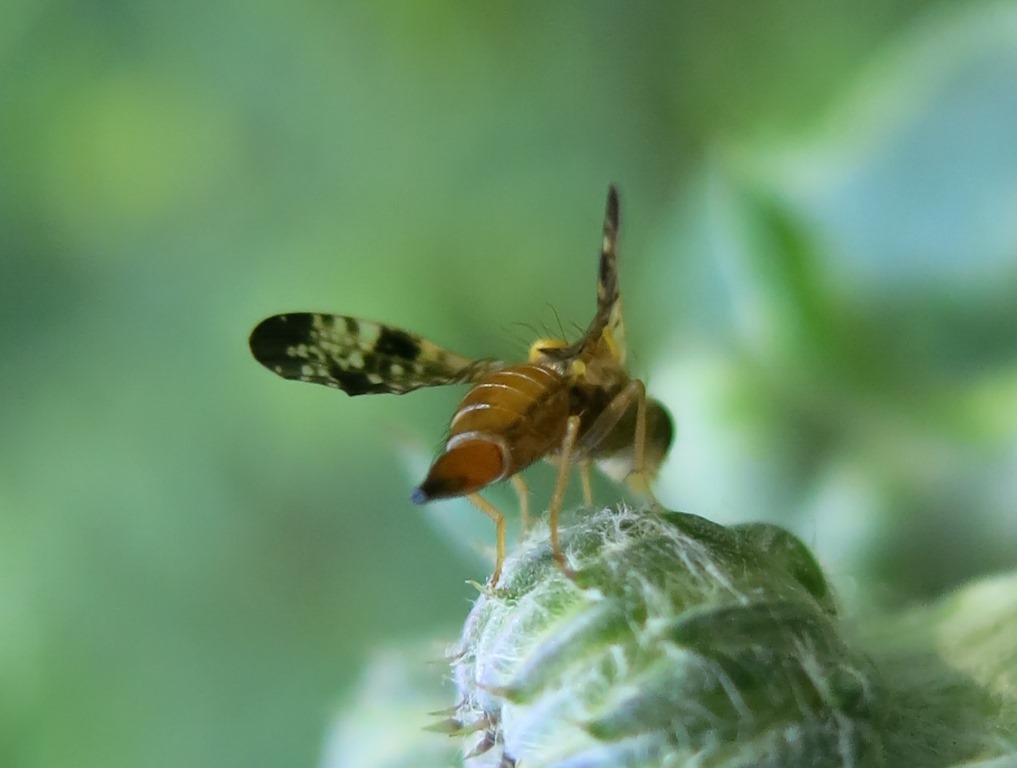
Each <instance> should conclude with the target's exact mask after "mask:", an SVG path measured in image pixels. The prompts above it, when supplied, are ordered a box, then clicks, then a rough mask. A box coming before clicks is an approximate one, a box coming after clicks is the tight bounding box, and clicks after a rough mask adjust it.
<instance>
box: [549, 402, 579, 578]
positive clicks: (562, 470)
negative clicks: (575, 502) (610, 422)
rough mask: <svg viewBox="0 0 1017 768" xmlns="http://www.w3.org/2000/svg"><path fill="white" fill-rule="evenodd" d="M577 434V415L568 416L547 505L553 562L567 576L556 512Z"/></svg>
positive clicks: (566, 483)
mask: <svg viewBox="0 0 1017 768" xmlns="http://www.w3.org/2000/svg"><path fill="white" fill-rule="evenodd" d="M578 435H579V417H578V416H569V418H568V421H567V422H566V424H565V437H564V438H562V441H561V453H560V455H559V459H558V477H557V479H556V480H555V483H554V493H553V494H551V503H550V504H549V505H548V515H547V517H548V526H549V527H550V529H551V554H552V555H553V556H554V559H555V562H557V563H558V567H559V568H561V570H562V573H564V574H565V575H566V576H568V577H569V578H572V577H573V576H574V575H575V574H573V573H572V571H571V570H569V568H568V565H566V563H565V554H564V553H563V552H562V551H561V544H560V543H559V541H558V513H559V512H561V506H562V503H563V502H564V500H565V489H566V488H567V487H568V484H569V470H570V469H571V468H572V451H573V449H574V448H575V446H576V437H577V436H578Z"/></svg>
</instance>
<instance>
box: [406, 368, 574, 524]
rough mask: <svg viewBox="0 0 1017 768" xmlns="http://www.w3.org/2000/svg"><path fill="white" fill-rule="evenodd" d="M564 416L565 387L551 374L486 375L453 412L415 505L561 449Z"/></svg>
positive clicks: (466, 489)
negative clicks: (443, 450)
mask: <svg viewBox="0 0 1017 768" xmlns="http://www.w3.org/2000/svg"><path fill="white" fill-rule="evenodd" d="M568 416H569V396H568V388H567V385H566V382H565V380H564V379H563V378H562V376H561V375H560V374H559V373H558V372H557V371H555V370H554V369H552V368H548V367H545V366H541V365H532V364H523V365H514V366H511V367H509V368H503V369H502V370H500V371H495V372H493V373H489V374H487V375H486V376H484V377H483V378H482V379H480V381H478V382H477V383H476V384H475V385H474V386H473V388H472V389H470V391H469V392H467V393H466V397H464V398H463V400H462V402H461V403H460V404H459V407H458V408H457V409H456V412H455V415H454V416H453V417H452V423H451V424H450V425H449V436H448V441H447V442H446V443H445V452H444V453H442V455H441V456H439V457H438V459H437V460H436V461H435V462H434V464H433V465H432V466H431V469H430V471H429V472H428V473H427V477H426V478H425V479H424V482H423V483H421V484H420V487H419V488H417V489H416V490H415V491H414V492H413V500H414V501H415V502H417V503H418V504H421V503H423V502H425V501H429V500H430V499H436V498H447V497H450V496H463V495H466V494H469V493H474V492H476V491H479V490H480V489H481V488H483V487H485V486H487V485H490V484H491V483H494V482H497V481H499V480H505V479H507V478H509V477H511V476H512V475H514V474H515V473H516V472H519V471H521V470H523V469H525V468H526V467H528V466H530V464H533V463H534V462H535V461H537V460H539V459H541V458H543V457H544V456H546V455H547V454H548V453H550V452H552V451H553V450H554V449H555V448H557V447H558V446H559V445H560V444H561V441H562V439H563V437H564V435H565V424H566V422H567V420H568Z"/></svg>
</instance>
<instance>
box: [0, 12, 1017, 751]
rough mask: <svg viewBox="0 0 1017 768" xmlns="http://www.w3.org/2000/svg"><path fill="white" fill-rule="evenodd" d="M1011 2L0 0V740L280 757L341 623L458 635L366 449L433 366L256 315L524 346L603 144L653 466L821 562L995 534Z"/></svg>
mask: <svg viewBox="0 0 1017 768" xmlns="http://www.w3.org/2000/svg"><path fill="white" fill-rule="evenodd" d="M938 5H942V6H943V10H942V11H939V10H938V9H937V8H935V7H934V6H938ZM1010 8H1011V6H1010V4H998V3H990V4H985V3H965V4H963V5H962V6H961V5H960V4H944V3H933V2H927V1H925V0H895V1H894V2H886V0H860V1H859V2H854V3H843V4H839V6H838V7H833V6H832V5H831V4H825V3H824V4H816V3H810V2H807V0H782V2H773V3H759V4H747V3H740V2H735V1H734V0H730V1H728V0H722V1H721V2H713V3H693V2H679V3H664V2H647V3H638V4H621V3H618V4H608V3H596V4H593V3H579V2H566V3H555V4H533V5H530V6H526V7H524V8H520V7H518V6H511V7H510V6H507V5H506V6H497V7H492V6H490V5H489V4H479V5H475V4H466V3H452V2H436V3H427V4H419V5H410V4H403V5H393V4H387V3H383V4H361V5H359V6H352V5H346V4H335V3H320V2H304V3H300V2H298V3H289V4H272V3H240V2H229V1H227V2H223V3H214V4H208V3H198V2H193V1H192V0H185V2H180V3H173V4H162V5H159V4H151V3H141V4H138V3H133V4H132V3H118V2H112V3H91V4H87V3H86V4H81V3H77V4H75V3H68V2H59V1H55V2H50V3H38V2H36V3H33V2H27V0H11V1H10V2H5V3H4V4H3V7H2V8H0V104H2V109H0V352H2V357H0V360H2V363H0V584H2V585H3V588H2V589H0V690H2V691H3V695H2V696H0V765H4V766H15V767H16V768H22V766H23V767H24V768H37V767H39V766H48V765H57V764H73V765H77V766H83V767H85V768H87V767H88V766H99V765H101V766H104V767H105V766H113V767H115V766H128V765H132V766H133V765H145V766H150V767H152V768H158V767H159V766H174V767H176V766H179V765H189V766H199V767H200V766H217V767H218V766H231V765H236V766H241V765H243V766H245V767H247V766H260V765H264V766H277V765H301V764H308V763H310V762H313V761H314V760H315V758H316V756H317V755H318V754H319V753H320V751H321V739H322V734H323V732H324V729H325V724H326V722H327V721H328V718H329V714H330V712H331V711H332V705H333V703H334V702H335V701H336V700H337V698H338V695H339V692H340V691H341V690H342V688H343V686H344V685H345V684H346V683H348V682H349V681H350V680H352V679H353V676H354V675H355V674H356V671H357V668H358V666H359V665H360V663H361V660H362V659H363V658H364V657H365V656H366V654H367V652H366V649H367V648H369V647H370V646H372V645H374V644H377V643H378V642H379V641H380V640H381V639H382V638H386V639H394V640H398V639H400V638H401V637H403V636H414V635H416V634H418V633H419V632H421V631H428V632H431V633H435V632H437V633H442V632H448V634H449V636H452V635H453V634H454V631H453V630H451V629H448V628H449V627H452V626H454V625H455V623H456V622H457V620H458V619H459V618H460V617H461V615H462V613H463V609H464V599H465V598H466V597H468V596H469V594H470V593H469V591H468V588H467V587H466V586H465V585H463V579H464V578H465V577H467V576H472V577H477V578H480V577H482V576H483V575H484V571H483V567H482V566H478V565H476V564H474V563H470V562H469V561H468V560H466V559H460V558H458V557H456V556H453V555H450V552H451V550H450V549H449V548H448V545H447V543H446V542H444V541H443V540H442V537H441V536H440V535H437V534H436V533H435V532H434V529H433V528H431V527H429V526H428V525H427V523H426V522H425V518H424V517H423V516H422V515H421V513H420V511H419V510H417V509H415V508H412V507H411V506H410V504H409V503H408V501H407V496H408V492H409V489H410V487H411V485H412V480H413V479H415V478H413V479H410V478H407V477H405V475H404V474H403V471H402V468H401V464H400V462H399V460H398V458H397V456H396V452H397V447H396V446H397V444H399V443H402V442H404V441H417V442H423V443H424V445H426V446H427V447H428V448H430V447H432V446H433V445H436V444H437V442H438V439H439V436H440V434H441V430H442V429H443V427H444V422H445V420H446V418H447V416H448V413H449V411H450V409H451V408H452V406H453V404H454V402H455V397H456V394H457V393H454V392H451V391H449V392H421V393H417V394H415V395H412V396H410V397H407V398H375V399H371V398H366V399H358V400H356V401H351V400H348V399H346V398H345V397H343V396H342V395H340V394H338V393H335V392H333V391H330V390H326V389H323V388H319V389H316V388H313V387H308V386H304V387H301V386H297V385H289V384H285V383H284V382H281V381H279V380H277V379H275V378H273V377H272V376H270V375H269V374H267V373H266V372H265V371H263V370H261V369H260V368H258V366H257V365H256V364H255V363H254V362H253V361H252V360H251V359H250V357H249V354H248V352H247V350H246V345H245V339H246V335H247V333H248V332H249V330H250V328H251V327H252V326H253V325H254V323H255V322H257V320H259V319H260V318H261V317H263V316H265V315H267V314H271V313H274V312H279V311H285V310H289V309H321V310H334V311H342V312H347V313H350V314H358V315H364V316H367V317H371V318H376V319H381V320H387V321H391V322H394V323H398V324H401V325H405V326H407V327H410V328H412V329H414V330H417V331H419V332H422V333H424V334H426V335H428V336H429V337H431V338H433V339H434V340H435V341H437V342H439V343H442V344H444V345H447V346H449V347H451V348H453V349H455V350H457V351H461V352H463V353H465V354H476V355H488V354H494V355H499V356H511V355H513V354H519V355H521V354H523V351H524V349H525V344H526V342H528V341H529V340H530V339H532V337H533V335H535V331H534V330H533V329H528V328H520V327H517V326H515V325H513V323H514V322H515V321H523V322H529V323H533V324H535V325H538V326H539V325H540V324H541V323H544V324H547V325H550V326H552V327H554V323H555V320H554V315H553V313H552V312H551V311H550V310H549V309H548V308H547V306H546V305H547V303H548V302H550V303H552V304H553V305H554V307H555V309H556V310H557V312H558V313H559V314H560V315H561V316H562V317H563V318H564V320H565V321H566V323H568V322H569V321H571V320H573V319H574V320H575V321H577V322H579V323H584V322H585V321H586V319H588V316H589V312H590V311H591V310H592V303H593V283H594V254H595V251H596V246H597V242H598V239H599V237H598V232H599V218H600V210H601V205H602V198H603V194H604V190H605V189H606V186H607V183H608V182H610V181H615V182H617V183H619V184H620V185H621V188H622V192H623V196H624V197H623V207H624V210H623V216H624V222H623V235H622V238H623V242H622V259H623V264H622V285H623V292H624V295H625V302H626V311H627V313H628V321H629V338H630V340H631V344H632V347H633V356H632V358H633V367H634V368H635V370H636V371H637V372H639V373H650V374H651V375H650V387H651V390H653V392H654V394H655V395H656V396H658V397H660V398H661V399H662V400H664V401H665V402H667V403H668V404H669V405H670V406H671V407H672V409H673V410H674V411H675V413H676V415H677V418H678V422H679V429H680V432H679V438H678V439H679V442H678V445H677V449H676V451H675V456H674V461H673V462H672V464H671V465H669V467H668V468H667V469H666V470H665V475H664V477H663V478H662V491H661V495H662V497H664V500H665V501H666V502H667V504H668V506H671V507H676V508H680V509H685V510H688V511H690V512H694V513H697V514H702V515H706V516H710V517H715V518H719V519H723V520H725V521H730V520H740V521H745V520H754V519H760V518H766V519H778V518H779V519H781V520H783V521H784V522H786V523H788V524H791V525H794V526H795V528H796V530H797V531H798V532H799V534H800V535H801V536H802V538H803V539H805V540H806V541H807V542H815V543H816V544H817V546H818V548H819V551H820V554H821V556H823V557H824V558H829V562H833V563H835V564H836V567H835V572H834V578H835V582H836V584H837V586H839V587H841V588H842V589H843V588H844V587H845V585H850V584H851V583H860V584H862V585H864V587H865V589H864V591H865V592H866V593H872V592H884V591H885V592H887V593H890V594H893V595H900V596H909V595H910V596H913V595H922V594H928V593H929V592H931V591H934V590H936V589H938V588H940V587H943V586H945V585H947V584H952V583H955V582H956V581H958V580H959V579H962V578H964V577H967V576H971V575H975V574H977V573H983V572H987V571H990V570H992V569H996V568H1000V567H1002V566H1004V565H1012V564H1013V562H1014V555H1013V552H1015V551H1017V547H1015V546H1014V544H1015V539H1017V516H1015V515H1014V514H1013V513H1014V506H1015V499H1017V489H1015V487H1014V484H1013V477H1015V476H1017V472H1014V463H1015V456H1017V449H1015V443H1014V441H1013V435H1014V434H1015V429H1014V424H1013V418H1014V416H1013V414H1014V413H1017V409H1014V408H1013V407H1012V406H1013V403H1014V386H1015V384H1014V382H1015V381H1017V368H1015V366H1014V352H1013V350H1014V345H1013V341H1012V340H1013V339H1014V338H1015V337H1017V334H1015V325H1017V322H1015V319H1014V310H1013V307H1014V306H1015V305H1014V303H1013V302H1012V301H1010V300H1009V299H1010V297H1011V296H1012V295H1013V293H1014V291H1013V290H1012V289H1013V287H1014V282H1015V280H1014V270H1013V257H1014V253H1015V250H1014V242H1013V238H1014V229H1013V220H1014V216H1013V214H1014V200H1015V196H1014V194H1013V190H1014V176H1015V171H1014V167H1013V153H1012V151H1010V147H1009V145H1008V142H1007V141H1006V137H1008V136H1011V135H1014V134H1015V133H1017V132H1015V130H1014V128H1015V127H1017V114H1015V112H1017V110H1015V107H1014V103H1013V93H1012V89H1008V87H1007V84H1008V83H1011V82H1013V75H1014V70H1015V69H1017V67H1015V65H1014V60H1013V54H1012V51H1013V50H1015V49H1017V48H1015V46H1014V45H1013V41H1014V39H1015V38H1014V36H1013V35H1012V32H1013V20H1012V14H1011V13H1010ZM1008 52H1009V53H1008ZM821 113H825V114H826V117H825V118H824V119H822V120H819V119H818V118H817V115H819V114H821ZM425 450H426V448H425ZM533 474H534V476H535V477H534V483H533V485H534V487H535V488H536V489H538V492H539V489H540V487H541V482H542V478H544V477H545V474H546V473H542V471H541V469H540V468H538V469H536V470H534V473H533ZM602 489H603V486H602ZM496 498H500V497H498V496H497V495H496ZM506 498H508V497H506ZM434 513H435V514H440V510H438V509H436V510H434ZM472 519H474V520H477V521H478V522H479V523H480V531H481V533H480V535H479V539H480V541H481V542H482V543H489V542H490V541H491V540H492V539H491V538H490V537H491V533H490V531H489V526H485V525H484V524H485V523H486V522H487V521H486V520H485V519H484V518H482V516H479V515H474V517H473V518H472ZM835 544H836V545H837V546H834V545H835Z"/></svg>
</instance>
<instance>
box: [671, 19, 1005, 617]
mask: <svg viewBox="0 0 1017 768" xmlns="http://www.w3.org/2000/svg"><path fill="white" fill-rule="evenodd" d="M1014 78H1017V9H1015V8H1014V6H1013V5H1012V4H990V5H965V6H964V7H963V9H962V8H960V7H955V8H952V9H950V10H949V11H948V12H946V13H944V14H941V15H938V16H936V17H933V18H930V19H929V20H927V21H926V22H925V23H923V24H921V25H918V26H917V27H916V28H915V29H914V30H913V31H912V32H910V33H909V34H908V35H906V36H904V37H903V38H902V39H901V41H900V43H899V44H898V45H897V46H894V47H892V48H891V49H889V50H888V51H887V52H885V53H884V54H883V55H882V56H880V57H877V58H876V59H874V60H873V61H872V62H871V63H870V64H869V65H868V66H867V67H866V69H865V70H864V72H863V73H862V75H861V77H860V80H859V81H858V82H856V83H855V84H854V85H853V87H852V88H851V89H850V90H849V91H848V93H847V94H846V95H845V96H844V97H842V98H841V99H840V100H838V101H836V102H834V104H833V105H832V109H831V110H830V111H829V113H828V115H826V116H825V118H824V119H823V120H822V121H821V122H820V123H819V126H818V127H817V128H815V129H814V130H812V131H810V132H807V133H806V135H805V138H803V139H799V140H797V141H795V142H794V143H790V142H786V143H784V144H782V145H780V146H774V145H773V144H772V143H766V144H763V145H762V146H761V147H755V146H751V145H739V146H738V147H737V148H735V149H733V150H732V151H730V152H727V153H723V154H722V155H721V158H720V159H719V160H718V162H716V163H713V164H712V165H711V166H710V167H709V168H708V169H707V171H706V172H705V173H704V175H703V178H702V181H701V183H700V184H699V186H698V190H699V192H700V194H697V195H695V196H693V197H692V200H693V202H692V203H690V205H689V206H687V208H688V209H689V212H690V215H688V216H687V217H685V219H684V221H683V226H682V227H681V228H680V232H681V236H680V237H681V238H685V239H684V240H683V242H685V243H688V242H690V241H691V242H697V243H702V244H703V245H704V247H703V249H702V251H701V253H702V254H704V257H703V258H701V259H700V260H699V265H700V272H699V274H697V275H696V276H694V277H691V278H687V279H686V280H685V281H684V282H685V284H686V285H691V286H695V287H694V288H693V289H692V290H691V291H690V292H689V293H690V304H689V305H688V311H687V313H686V314H687V316H689V317H690V320H689V321H688V322H687V323H685V324H684V328H685V333H684V337H683V338H682V340H681V341H679V342H676V344H675V346H676V347H679V348H684V349H685V350H686V354H685V355H684V356H676V357H675V358H673V359H671V360H669V361H668V362H667V363H666V364H665V365H664V366H663V367H664V372H663V373H662V378H664V379H665V381H663V382H661V384H662V386H663V388H664V390H665V391H667V390H668V389H670V388H671V385H673V387H674V389H676V390H680V391H681V392H682V394H680V395H677V396H676V400H677V402H678V403H679V405H677V406H676V410H677V411H678V413H679V416H680V417H681V416H682V415H687V416H688V418H687V419H686V421H685V426H686V430H685V433H684V437H685V439H684V440H682V441H681V442H680V444H679V448H678V451H677V452H676V455H675V457H674V464H673V465H672V466H673V467H674V471H673V473H671V474H669V475H668V476H667V482H668V486H669V489H670V490H671V491H672V492H673V493H674V495H675V496H676V497H677V498H679V499H682V501H683V505H684V506H687V507H688V508H690V509H696V510H697V511H698V512H701V513H704V514H707V515H710V516H712V517H715V518H719V519H725V520H731V519H743V517H744V515H745V514H746V511H747V510H750V509H751V510H752V514H754V515H756V516H758V517H761V518H764V519H778V520H782V521H784V522H790V523H792V524H793V525H794V526H795V527H796V528H797V530H798V532H799V533H800V534H801V535H802V536H803V537H805V538H806V539H807V540H809V541H811V542H813V543H814V545H815V546H816V548H817V549H818V551H819V553H820V556H821V557H822V558H823V560H824V561H825V562H826V563H828V564H830V565H831V566H832V567H834V568H835V569H836V571H838V572H840V573H843V575H844V576H845V577H847V578H850V579H851V580H852V581H854V582H855V583H857V584H859V585H860V586H862V587H863V588H864V589H865V590H866V591H867V592H869V593H870V595H871V593H872V592H876V593H877V594H878V595H879V596H880V597H881V598H882V599H900V598H904V597H915V596H929V595H931V594H935V593H937V592H939V591H942V590H943V589H945V588H948V587H950V586H952V585H955V584H957V583H958V582H960V581H963V580H965V579H968V578H971V577H972V576H975V575H977V574H981V573H990V572H993V571H995V570H998V569H1001V568H1006V567H1013V565H1014V562H1015V559H1017V558H1015V552H1017V484H1015V478H1017V343H1015V340H1017V302H1015V301H1014V296H1015V295H1017V226H1015V225H1014V221H1015V219H1014V214H1015V213H1017V155H1015V154H1014V152H1013V151H1012V147H1011V143H1012V140H1011V136H1012V134H1013V130H1014V129H1015V128H1017V91H1015V90H1014V88H1013V87H1012V83H1013V82H1014V81H1015V80H1014ZM670 242H674V241H670ZM704 273H705V274H708V275H709V276H710V277H711V278H713V280H714V281H715V286H716V291H715V292H714V293H712V294H710V295H709V298H708V299H707V300H706V302H703V300H702V294H703V293H704V292H703V290H702V285H703V283H704V282H705V281H706V280H707V279H708V278H706V277H704ZM693 292H695V293H693ZM696 294H698V295H696ZM705 304H711V305H712V306H710V307H709V308H707V307H706V306H705ZM704 320H705V322H704ZM694 325H699V328H697V329H695V330H693V326H694ZM690 340H691V341H690ZM693 346H696V347H698V351H692V347H693Z"/></svg>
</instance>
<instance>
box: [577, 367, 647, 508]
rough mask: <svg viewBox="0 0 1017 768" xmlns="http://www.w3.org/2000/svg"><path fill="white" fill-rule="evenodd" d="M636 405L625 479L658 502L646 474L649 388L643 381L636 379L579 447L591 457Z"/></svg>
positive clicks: (603, 412)
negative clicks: (628, 466) (633, 430)
mask: <svg viewBox="0 0 1017 768" xmlns="http://www.w3.org/2000/svg"><path fill="white" fill-rule="evenodd" d="M633 403H635V406H636V429H635V432H634V434H633V436H632V469H631V471H630V472H629V474H628V476H627V477H626V478H625V479H626V482H627V483H628V485H629V487H630V488H632V490H634V491H635V492H636V493H638V494H640V495H641V496H645V497H646V498H648V499H650V500H651V501H655V499H654V496H653V492H652V491H651V490H650V476H649V473H647V471H646V387H645V386H643V382H642V381H640V380H639V379H632V380H631V381H630V382H629V383H628V384H626V385H625V388H624V389H622V391H621V392H619V393H618V394H617V395H615V397H614V399H613V400H612V401H611V402H610V403H608V404H607V407H606V408H605V409H604V410H603V411H602V412H601V413H600V415H598V416H597V418H596V419H595V420H594V422H593V423H592V424H591V425H590V428H589V429H588V430H586V434H584V435H583V439H582V440H581V441H580V443H579V448H580V450H581V451H582V453H583V455H585V456H591V455H595V454H596V452H597V446H599V445H600V444H601V443H602V442H603V441H604V440H605V439H606V438H607V437H608V435H610V434H611V432H612V430H614V428H615V427H617V426H618V423H619V422H620V421H621V420H622V418H623V417H624V416H625V414H626V413H628V411H629V409H630V408H631V407H632V405H633Z"/></svg>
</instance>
